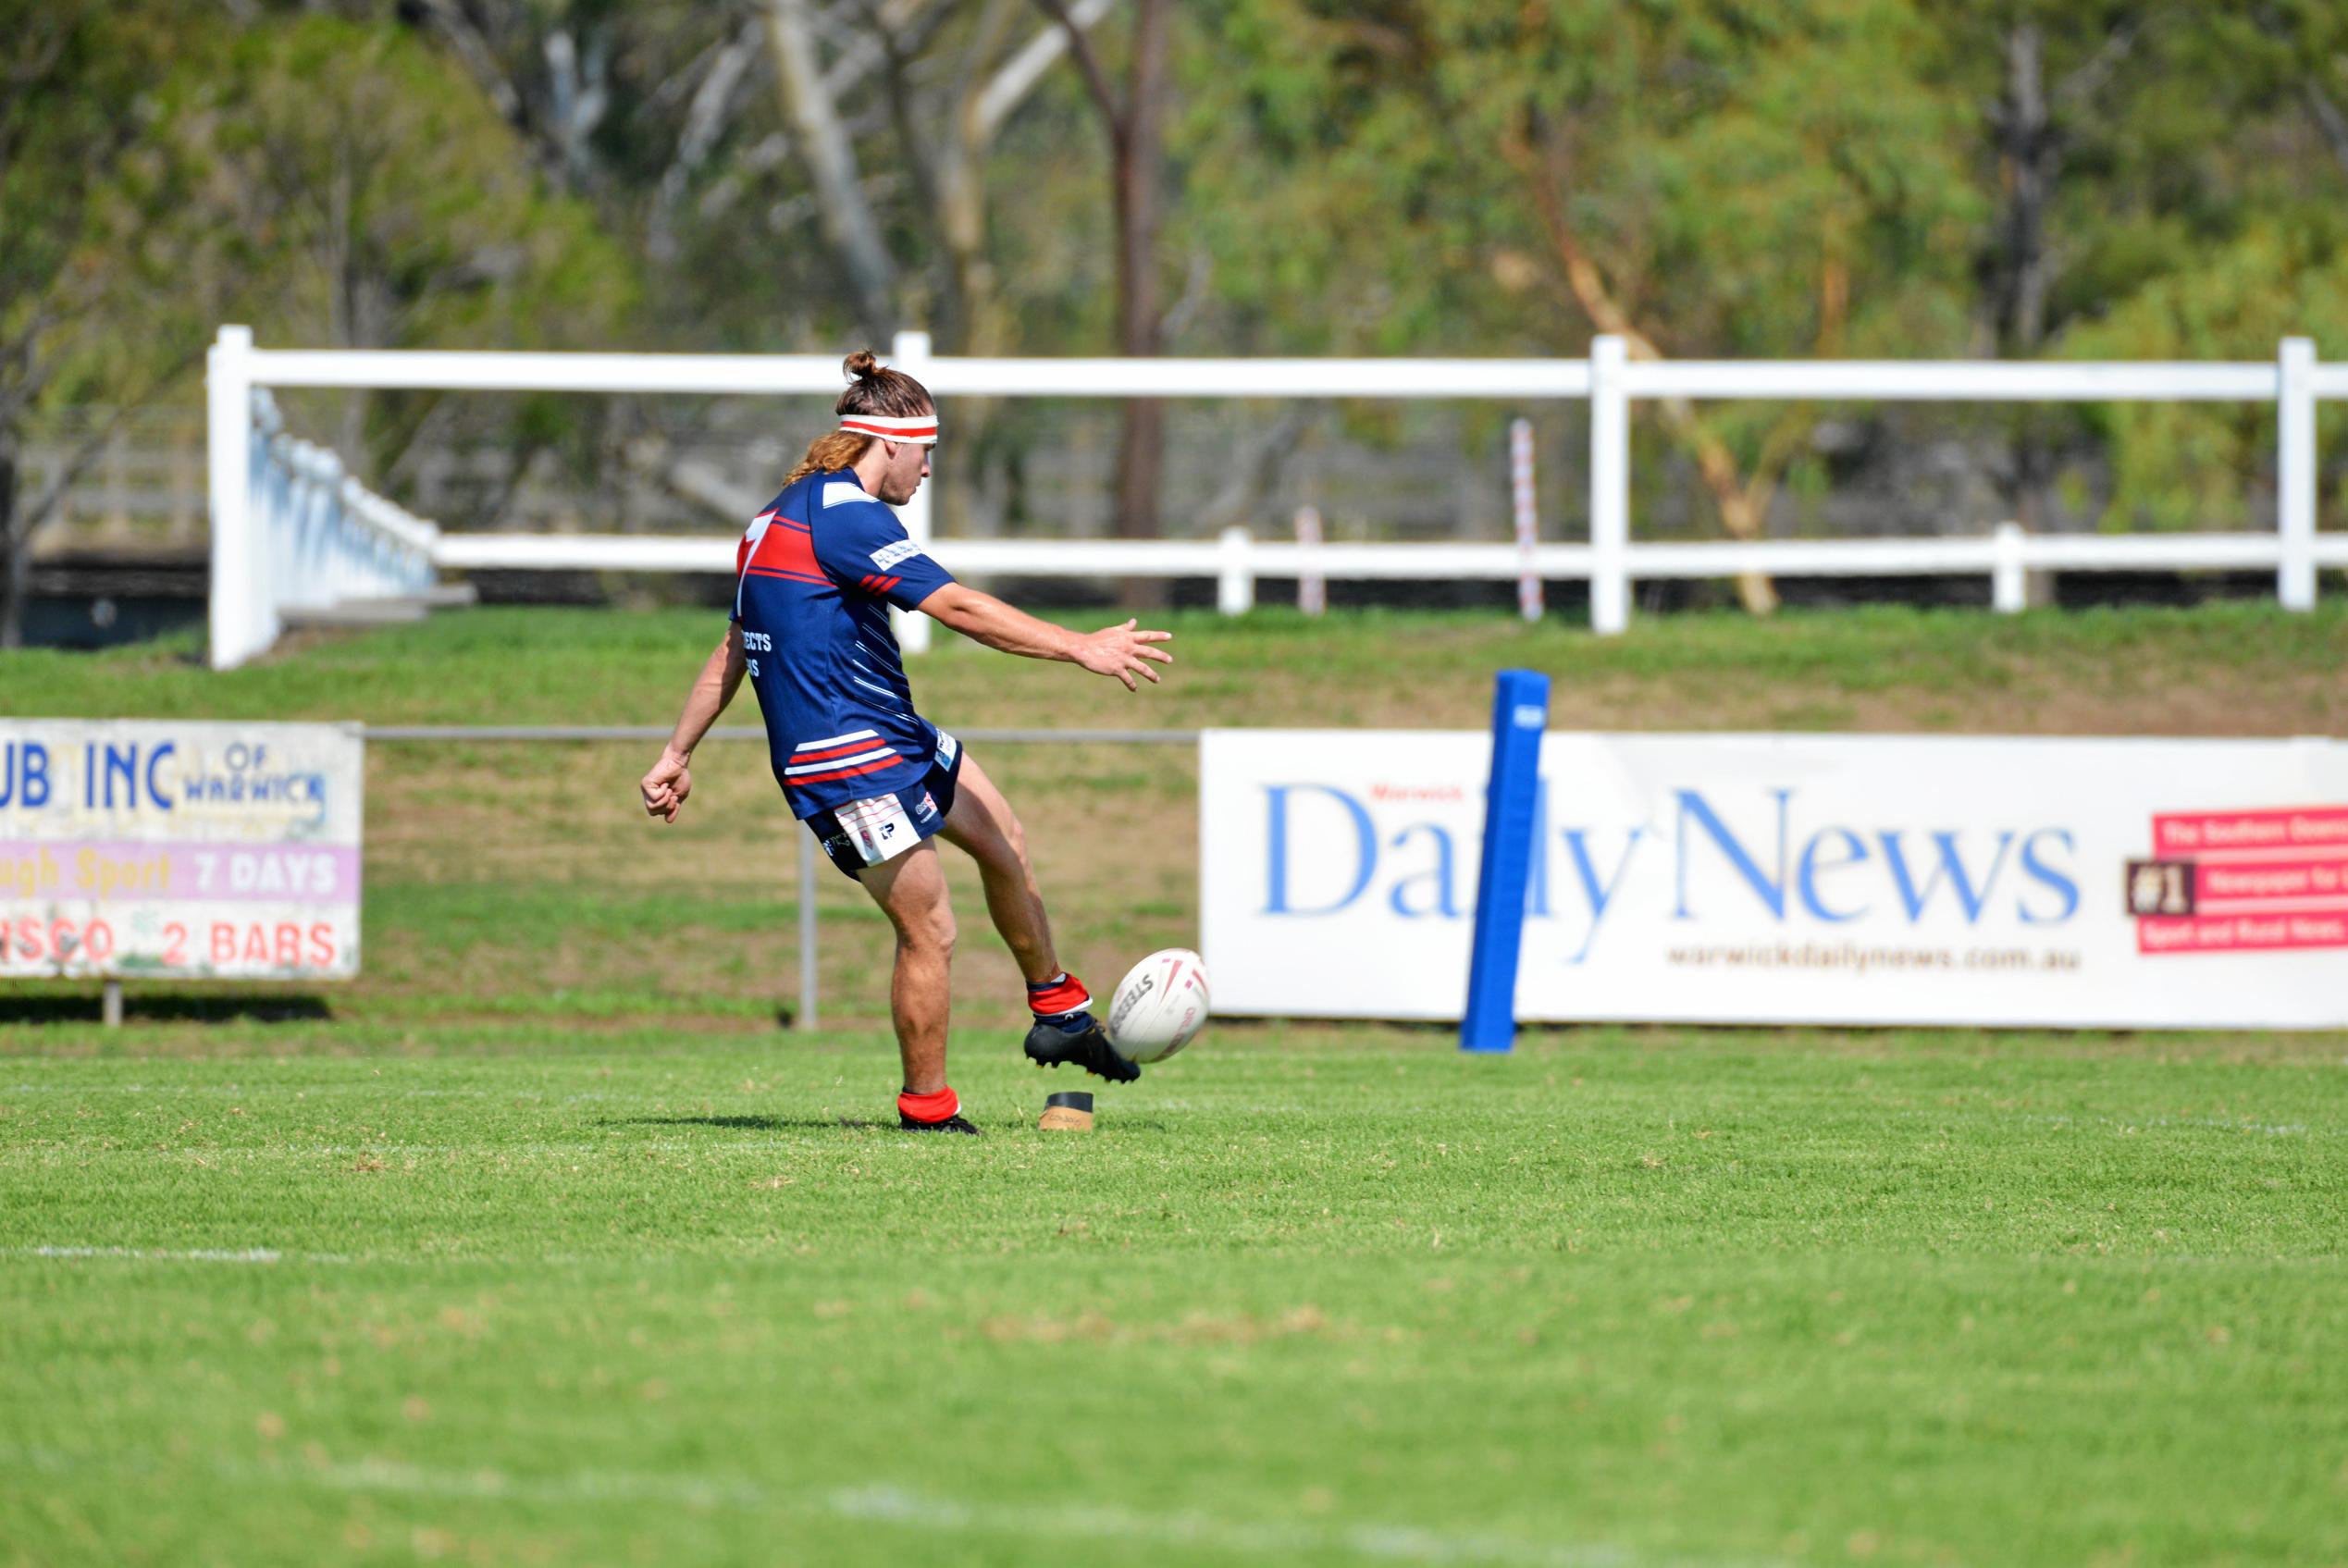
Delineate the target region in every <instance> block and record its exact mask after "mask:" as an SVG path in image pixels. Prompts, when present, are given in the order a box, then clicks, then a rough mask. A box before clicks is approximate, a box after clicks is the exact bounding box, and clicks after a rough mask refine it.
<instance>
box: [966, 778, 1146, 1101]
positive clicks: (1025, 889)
mask: <svg viewBox="0 0 2348 1568" xmlns="http://www.w3.org/2000/svg"><path fill="white" fill-rule="evenodd" d="M939 832H940V834H941V836H943V837H944V838H945V839H946V840H947V841H948V842H950V843H951V844H953V845H954V846H956V847H957V848H959V849H961V850H963V851H965V852H966V853H968V854H969V855H970V858H971V859H973V860H975V861H977V862H978V868H979V878H980V880H981V881H982V883H985V886H986V912H987V914H988V915H990V916H991V917H993V919H994V921H995V930H996V931H998V932H1001V933H1002V936H1003V942H1004V945H1006V946H1007V947H1009V948H1010V950H1011V957H1013V958H1014V959H1016V960H1017V961H1018V963H1019V966H1020V973H1021V975H1023V976H1024V977H1025V978H1026V980H1027V987H1028V1005H1029V1006H1030V1007H1032V1009H1033V1010H1034V1013H1035V1023H1034V1025H1033V1027H1032V1028H1031V1029H1030V1030H1029V1031H1028V1033H1027V1042H1026V1047H1025V1048H1026V1051H1027V1056H1028V1059H1029V1060H1031V1061H1032V1062H1034V1063H1035V1064H1036V1065H1037V1066H1039V1067H1051V1068H1057V1067H1058V1066H1059V1065H1060V1064H1061V1063H1062V1062H1074V1063H1075V1064H1076V1065H1077V1066H1079V1067H1081V1068H1083V1069H1084V1070H1085V1071H1086V1072H1089V1073H1091V1074H1093V1075H1094V1077H1096V1078H1105V1079H1107V1080H1110V1081H1111V1082H1115V1083H1130V1082H1131V1081H1132V1080H1135V1079H1137V1078H1139V1077H1141V1076H1142V1069H1141V1068H1139V1067H1136V1066H1135V1065H1134V1064H1133V1063H1131V1062H1129V1061H1127V1060H1126V1059H1125V1058H1124V1057H1122V1056H1118V1054H1117V1052H1116V1050H1115V1049H1114V1048H1113V1047H1112V1046H1111V1045H1110V1044H1109V1043H1108V1036H1107V1035H1106V1034H1104V1033H1103V1032H1102V1031H1101V1026H1100V1025H1099V1023H1098V1022H1096V1021H1095V1020H1094V1018H1093V1015H1092V1013H1091V1012H1090V1011H1089V1010H1088V1009H1089V1007H1090V1006H1091V998H1090V997H1089V996H1087V995H1086V994H1085V992H1084V988H1083V986H1082V984H1081V982H1078V981H1077V980H1076V979H1075V978H1074V977H1073V976H1070V975H1069V974H1067V973H1066V972H1064V971H1063V970H1062V969H1060V966H1059V959H1058V958H1057V956H1056V955H1055V953H1054V951H1053V947H1052V922H1051V920H1050V918H1049V917H1048V916H1046V915H1045V914H1044V895H1043V893H1042V892H1041V891H1040V890H1039V889H1038V888H1037V887H1036V885H1035V868H1034V866H1033V864H1032V863H1031V862H1030V861H1029V859H1028V858H1027V834H1026V833H1025V832H1024V831H1023V830H1022V829H1021V828H1020V820H1019V815H1018V813H1016V812H1015V811H1013V810H1012V809H1011V805H1010V802H1009V801H1007V800H1006V799H1004V798H1003V792H1002V791H1001V790H998V789H996V788H995V781H994V780H992V779H990V778H988V777H987V776H986V772H985V771H984V770H983V769H982V768H981V767H980V766H979V765H978V762H977V759H974V758H972V757H971V756H970V753H969V752H968V751H965V752H964V753H963V754H962V767H961V772H959V774H958V776H957V778H956V780H955V788H954V809H952V810H951V811H949V812H947V813H946V814H945V827H943V828H942V829H940V830H939Z"/></svg>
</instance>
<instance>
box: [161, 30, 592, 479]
mask: <svg viewBox="0 0 2348 1568" xmlns="http://www.w3.org/2000/svg"><path fill="white" fill-rule="evenodd" d="M221 55H222V57H221V58H219V59H217V60H211V61H203V62H192V63H191V64H190V65H188V66H187V67H185V68H182V69H181V70H180V71H179V73H178V74H177V75H176V76H175V77H174V79H173V80H172V81H171V83H170V84H169V88H168V93H167V97H168V109H167V113H168V114H169V116H170V124H169V127H168V130H169V133H170V138H171V140H172V141H173V142H175V143H176V144H177V145H178V146H179V147H181V148H183V149H186V150H188V152H189V153H191V154H193V155H195V156H197V157H199V158H200V159H201V161H202V162H203V165H204V171H205V172H204V179H203V182H202V190H201V192H200V197H199V200H198V201H197V202H196V203H195V204H192V206H191V208H190V209H189V210H188V211H187V212H186V213H185V215H184V216H183V217H182V219H181V220H180V221H181V222H182V223H184V224H185V225H188V226H190V227H192V228H195V229H200V230H203V231H205V232H211V233H219V234H229V235H233V236H235V237H236V240H235V245H236V247H237V252H238V254H239V257H240V260H241V271H242V274H243V277H244V279H245V283H244V286H243V287H242V288H241V290H240V296H239V303H240V306H241V309H242V310H244V311H245V312H246V313H247V314H248V315H249V317H250V319H251V320H252V321H253V326H254V327H255V330H256V332H257V333H258V334H259V335H260V337H261V338H262V339H263V340H264V341H269V340H275V341H279V342H291V343H301V344H305V345H315V346H331V347H338V348H424V347H464V348H488V347H501V348H564V347H581V348H584V347H598V348H600V347H608V346H611V345H612V343H613V342H615V341H617V340H620V339H621V337H622V336H623V334H624V329H625V320H626V313H627V310H628V308H629V306H630V305H631V303H632V302H633V301H634V299H635V297H636V280H635V273H634V267H633V264H632V262H631V260H630V258H629V257H628V255H627V254H626V253H625V252H624V250H623V249H622V248H621V247H620V246H619V245H617V244H615V243H614V242H613V241H612V240H610V239H609V238H607V237H606V236H605V235H604V234H603V233H602V232H601V230H600V227H599V224H598V222H597V219H596V215H595V213H594V211H593V209H592V208H591V207H589V206H588V205H587V204H586V203H584V202H582V201H579V200H577V199H575V198H569V197H564V196H561V195H558V194H556V193H554V192H553V191H551V190H550V188H549V185H548V182H547V179H546V178H545V177H544V175H543V174H541V173H540V172H539V170H538V169H537V168H536V167H534V161H533V159H532V157H531V155H530V154H529V151H528V149H527V148H526V146H525V144H524V143H523V142H522V141H521V140H520V138H519V137H518V135H517V134H516V133H515V132H514V130H513V129H512V128H511V126H509V125H508V124H507V123H506V122H505V121H504V120H503V119H502V118H501V117H500V116H499V115H498V113H497V112H496V110H495V109H494V108H493V107H492V105H490V104H489V103H488V101H487V100H486V99H485V98H484V97H483V96H482V95H481V93H479V92H478V91H476V88H475V87H474V85H473V84H472V83H471V82H470V81H469V80H467V79H466V77H465V76H464V74H463V71H462V70H461V69H460V68H458V67H457V66H456V65H455V64H454V63H453V62H451V60H450V59H448V58H447V57H446V56H443V55H441V54H439V53H438V52H437V51H435V50H434V49H432V48H430V47H429V46H427V45H426V43H424V42H422V41H421V40H419V39H417V38H416V37H414V35H412V34H410V33H408V32H406V31H403V30H401V29H399V28H396V27H391V26H387V25H374V26H362V25H357V24H352V23H348V22H342V21H339V20H334V19H324V18H308V19H297V20H292V21H287V22H277V23H272V24H269V25H266V26H261V27H256V28H254V29H253V30H251V31H248V32H246V33H245V34H243V35H242V36H241V37H238V38H236V39H234V40H232V41H230V42H229V43H228V44H227V45H226V46H225V47H224V48H223V50H222V51H221ZM442 401H443V400H439V399H437V398H434V397H431V396H428V395H424V394H388V393H370V392H365V391H354V392H352V393H349V394H346V395H345V396H344V398H343V400H342V407H341V410H340V419H339V421H338V426H339V427H338V428H337V429H336V430H334V431H332V432H331V433H330V434H331V438H332V440H333V443H334V444H335V445H336V446H337V447H338V448H339V449H340V451H342V452H344V453H345V454H346V456H352V457H354V458H355V457H356V456H357V455H358V454H361V453H370V452H371V453H372V455H373V457H374V459H375V462H376V464H377V471H378V472H381V471H384V470H388V469H389V467H390V466H391V465H392V464H393V463H395V462H396V460H397V458H398V455H399V454H400V453H401V452H402V451H404V450H405V449H406V447H407V446H408V444H409V443H410V441H412V440H413V438H414V436H415V434H416V433H417V431H418V429H419V427H420V426H421V425H422V422H423V421H424V419H425V418H426V415H427V414H428V413H429V412H430V411H431V410H432V409H434V408H435V407H437V406H440V404H441V402H442ZM522 406H523V414H522V419H521V429H522V431H523V432H524V435H525V439H526V438H528V437H529V435H530V434H531V433H532V432H536V433H538V434H539V435H544V434H545V433H546V432H547V431H548V429H549V428H550V427H551V426H559V425H560V424H561V421H560V419H559V418H558V417H557V416H556V415H555V414H553V412H552V410H553V408H554V405H552V404H550V403H548V402H545V401H529V400H525V402H524V404H523V405H522Z"/></svg>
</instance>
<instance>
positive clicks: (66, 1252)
mask: <svg viewBox="0 0 2348 1568" xmlns="http://www.w3.org/2000/svg"><path fill="white" fill-rule="evenodd" d="M12 1250H13V1252H14V1253H15V1255H16V1256H18V1257H27V1258H56V1259H62V1260H67V1261H72V1260H77V1259H83V1258H127V1259H130V1260H131V1261H133V1262H137V1263H258V1264H272V1263H285V1262H288V1261H289V1260H290V1261H291V1262H294V1263H350V1262H352V1259H350V1258H347V1257H344V1256H342V1255H341V1254H340V1253H281V1252H278V1251H277V1250H276V1249H275V1248H272V1247H247V1248H245V1249H243V1250H242V1251H241V1252H239V1251H230V1250H228V1249H224V1248H216V1247H196V1248H192V1249H190V1250H189V1251H186V1252H170V1251H167V1250H164V1249H161V1248H148V1247H18V1248H15V1249H12Z"/></svg>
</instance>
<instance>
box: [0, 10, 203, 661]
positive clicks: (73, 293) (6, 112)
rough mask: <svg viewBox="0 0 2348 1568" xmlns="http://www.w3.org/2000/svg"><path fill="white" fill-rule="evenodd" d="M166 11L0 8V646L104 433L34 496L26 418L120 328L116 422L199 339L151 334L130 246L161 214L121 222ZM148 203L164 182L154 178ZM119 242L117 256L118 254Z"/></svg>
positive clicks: (167, 32) (6, 644) (171, 36)
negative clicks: (136, 339) (29, 485)
mask: <svg viewBox="0 0 2348 1568" xmlns="http://www.w3.org/2000/svg"><path fill="white" fill-rule="evenodd" d="M184 26H185V24H184V22H182V21H181V20H179V18H178V16H177V12H176V8H175V7H172V6H165V5H159V4H158V5H140V4H135V3H126V0H0V36H5V37H6V39H7V41H8V43H7V47H6V54H5V56H0V648H13V647H15V646H17V645H18V643H19V642H20V641H21V639H22V636H23V608H24V597H25V583H26V567H27V562H29V560H30V557H31V548H32V539H33V536H34V535H35V533H37V532H38V531H39V529H40V528H41V525H43V523H44V522H46V521H47V520H48V518H49V516H50V514H51V513H52V512H54V510H55V508H56V503H57V501H58V500H59V499H60V498H61V497H62V495H63V494H64V491H65V488H66V485H67V484H68V482H69V481H70V480H71V479H72V477H73V476H74V475H76V474H78V473H79V472H80V470H81V468H82V467H84V466H85V465H86V464H87V463H88V462H89V461H90V460H91V459H92V458H93V457H94V456H95V455H96V453H97V451H99V449H100V447H101V446H102V445H103V444H104V442H105V439H106V438H107V437H108V436H109V435H111V433H112V426H110V425H109V426H103V427H101V428H100V429H99V430H98V431H97V432H96V433H95V434H93V436H91V437H90V438H88V440H87V441H85V442H84V444H83V445H82V446H81V447H80V449H78V450H77V451H73V452H71V453H70V454H68V458H67V460H66V463H65V465H64V470H63V472H61V473H57V474H55V475H51V477H50V479H49V481H48V483H46V484H45V485H44V486H43V488H42V489H41V490H40V492H39V493H37V494H30V495H29V494H26V493H24V489H23V471H22V467H21V455H22V452H23V446H24V433H25V426H26V422H27V420H28V419H29V418H30V417H31V415H32V414H33V413H34V411H35V410H36V409H37V408H38V407H40V406H41V405H42V404H43V401H46V400H50V399H53V398H54V397H56V395H57V394H58V393H59V391H60V381H61V378H62V379H63V380H64V381H66V382H68V383H69V382H71V381H72V380H73V379H74V374H75V367H76V366H84V367H86V366H88V365H90V364H93V363H96V362H97V361H99V360H101V359H103V358H105V357H107V352H108V349H109V347H110V345H109V342H108V340H109V339H110V338H111V339H112V340H113V344H114V345H118V344H119V343H120V341H121V340H122V338H123V336H124V332H125V329H126V328H127V329H130V330H133V331H138V332H140V333H141V334H142V337H143V343H142V352H140V353H139V354H138V355H137V356H135V363H133V364H127V365H123V366H121V367H120V374H119V375H117V377H113V378H112V379H111V381H110V383H109V384H108V385H107V386H106V388H105V392H106V398H105V401H106V402H107V403H108V404H110V405H111V407H112V409H113V410H114V412H115V416H116V418H117V420H118V419H119V418H120V417H121V415H123V414H128V413H129V412H130V411H131V410H132V409H134V408H136V407H137V406H138V405H139V404H140V403H141V402H142V401H145V400H147V399H149V398H151V397H153V396H154V394H155V393H156V392H157V390H159V389H161V388H162V387H163V386H165V385H167V383H168V382H169V381H170V380H171V379H172V378H173V377H175V376H176V375H177V374H179V373H180V372H182V371H184V369H185V368H186V367H187V366H188V365H189V364H192V362H193V356H194V354H195V352H197V348H196V344H197V340H196V338H195V337H194V335H193V334H192V333H190V332H187V331H185V330H179V331H174V330H173V329H172V324H170V323H167V322H157V321H155V320H154V312H153V311H151V310H146V309H142V308H139V303H140V302H142V301H148V300H152V299H153V298H154V296H155V291H156V290H157V289H158V288H159V287H160V285H161V283H162V281H163V279H162V278H159V277H158V276H157V261H158V256H157V253H156V251H155V250H154V247H152V246H149V245H146V244H143V243H142V242H141V230H142V226H143V223H144V222H146V221H151V220H156V219H160V218H161V217H163V216H165V215H166V213H167V210H168V209H167V206H155V207H151V208H148V209H146V210H143V211H137V212H133V213H131V214H130V215H129V216H130V221H129V222H128V223H125V222H124V221H123V217H124V214H123V203H122V202H121V200H120V199H119V198H118V197H117V195H116V194H115V189H116V187H117V183H118V182H119V181H120V179H121V178H122V175H123V171H124V166H125V163H126V161H127V160H128V159H130V157H131V156H132V155H133V154H136V153H137V152H139V151H140V150H141V149H142V147H144V146H146V145H147V137H148V129H149V125H150V123H151V120H152V118H153V115H154V95H153V93H152V92H151V90H150V84H151V83H152V82H153V80H154V78H155V77H156V76H157V75H158V74H160V72H161V70H162V68H163V64H164V62H165V61H166V60H167V59H168V58H170V56H172V54H173V52H174V50H175V48H176V46H177V45H178V44H179V43H181V42H183V40H182V38H181V37H180V33H181V31H182V30H183V29H184ZM149 189H150V190H151V191H152V192H153V193H154V196H155V197H156V198H157V200H158V201H160V202H162V203H166V204H167V203H168V202H169V201H170V200H171V199H172V194H171V193H172V189H173V181H171V180H170V179H152V180H150V181H149ZM126 230H127V231H128V239H129V241H130V242H129V243H127V244H126V243H109V242H108V241H110V240H115V241H120V240H121V239H123V238H124V233H125V231H126Z"/></svg>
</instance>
